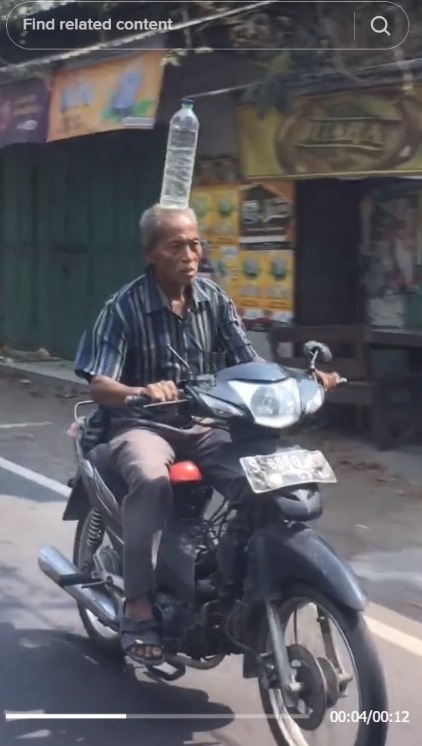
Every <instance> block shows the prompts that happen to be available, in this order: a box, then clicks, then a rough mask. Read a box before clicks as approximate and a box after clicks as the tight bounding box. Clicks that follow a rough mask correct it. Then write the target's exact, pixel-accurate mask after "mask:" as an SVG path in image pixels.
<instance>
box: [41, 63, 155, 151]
mask: <svg viewBox="0 0 422 746" xmlns="http://www.w3.org/2000/svg"><path fill="white" fill-rule="evenodd" d="M163 54H164V52H163V51H162V50H149V51H147V52H142V53H140V54H137V55H135V56H133V55H131V56H130V57H125V58H124V59H122V58H119V59H117V60H112V61H111V62H110V61H108V62H101V63H98V64H95V65H89V66H87V67H84V68H77V69H74V70H64V71H63V72H61V73H59V74H58V75H57V77H56V79H55V81H54V86H53V92H52V97H51V105H50V115H49V129H48V141H49V142H51V141H52V140H62V139H64V138H68V137H79V136H80V135H91V134H95V133H98V132H107V131H110V130H121V129H129V128H138V129H152V128H153V127H154V124H155V117H156V113H157V108H158V103H159V98H160V92H161V82H162V77H163V66H162V65H161V62H162V59H163Z"/></svg>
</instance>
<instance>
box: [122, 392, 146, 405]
mask: <svg viewBox="0 0 422 746" xmlns="http://www.w3.org/2000/svg"><path fill="white" fill-rule="evenodd" d="M151 401H152V400H151V397H150V396H147V395H146V394H135V395H133V396H127V397H126V399H125V404H126V406H127V407H133V406H138V407H143V406H145V405H146V404H151Z"/></svg>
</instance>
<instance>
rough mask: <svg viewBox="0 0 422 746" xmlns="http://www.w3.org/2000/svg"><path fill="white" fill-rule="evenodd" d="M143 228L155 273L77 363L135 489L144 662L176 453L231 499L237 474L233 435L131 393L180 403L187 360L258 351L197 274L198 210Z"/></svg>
mask: <svg viewBox="0 0 422 746" xmlns="http://www.w3.org/2000/svg"><path fill="white" fill-rule="evenodd" d="M140 228H141V233H142V240H143V248H144V251H145V257H146V260H147V269H146V272H145V274H144V275H142V276H141V277H138V278H136V279H135V280H133V281H132V282H130V283H129V284H127V285H125V286H124V287H123V288H122V289H121V290H119V291H118V292H117V293H115V294H114V295H113V296H112V297H111V298H110V299H109V300H108V301H107V302H106V304H105V306H104V308H103V309H102V311H101V312H100V314H99V316H98V318H97V320H96V322H95V324H94V326H93V329H92V330H91V331H90V332H89V333H85V334H84V336H83V337H82V340H81V342H80V345H79V349H78V352H77V357H76V362H75V371H76V374H77V375H78V376H80V377H84V378H86V379H87V380H88V382H89V384H90V394H91V397H92V399H93V400H94V401H95V402H96V403H97V404H98V405H100V407H99V410H98V412H97V413H96V414H95V415H94V417H93V419H92V421H91V422H90V426H88V431H87V433H86V443H87V448H89V447H93V446H94V445H95V443H96V442H100V441H101V440H103V441H104V440H106V441H107V442H108V444H109V458H110V460H111V462H112V465H113V467H114V468H115V469H116V470H117V471H118V472H119V473H120V474H121V476H122V477H123V478H124V479H125V481H126V483H127V485H128V490H129V491H128V494H127V496H126V497H125V500H124V503H123V506H122V513H123V535H124V555H123V576H124V584H125V599H126V600H125V606H124V609H123V613H122V616H121V620H120V633H121V644H122V648H123V650H124V652H125V653H126V655H128V656H129V657H131V658H133V659H134V660H136V661H137V662H139V663H141V664H145V665H159V664H160V663H161V662H162V660H163V651H162V647H161V644H160V638H159V635H158V631H157V623H156V620H155V618H154V612H153V590H154V573H153V561H152V546H153V539H154V535H155V534H156V533H157V532H159V531H160V530H161V529H162V527H163V525H164V523H165V520H166V516H167V514H168V510H169V507H170V505H171V499H172V491H171V485H170V482H169V476H168V474H169V467H170V466H171V464H172V463H173V462H174V461H175V460H180V459H189V460H192V461H194V462H195V463H196V464H197V465H198V467H199V469H200V470H201V472H202V473H203V474H204V477H205V478H206V479H207V481H208V482H209V483H210V484H211V485H212V486H213V487H214V488H215V489H217V490H218V491H219V492H220V493H221V494H223V495H224V496H225V497H228V496H229V494H230V488H231V485H232V483H233V479H234V477H233V475H232V474H231V473H230V471H228V470H227V467H223V466H221V463H222V461H221V459H220V458H219V449H220V448H224V445H225V444H226V443H227V440H228V439H229V435H228V433H226V432H224V431H221V430H215V429H210V428H206V427H204V426H203V425H195V426H193V427H192V426H189V427H182V422H181V421H180V420H179V414H178V412H177V408H174V407H171V408H167V407H163V412H164V414H163V416H162V417H161V418H160V419H159V421H158V422H157V418H156V417H155V418H154V422H151V421H149V420H145V419H141V418H137V417H136V416H135V415H134V414H133V413H128V412H127V410H126V409H125V399H126V397H128V396H132V395H143V394H145V395H147V396H149V397H150V398H151V400H152V401H153V402H174V401H177V400H178V398H179V390H178V388H177V384H178V383H180V382H181V381H182V380H183V379H184V378H186V370H184V367H183V365H182V361H181V360H180V358H181V359H183V360H186V362H187V364H188V365H189V367H190V369H191V370H192V371H195V373H196V374H197V375H199V374H206V373H210V372H212V371H211V370H210V369H209V366H210V360H211V355H210V354H209V353H221V354H224V355H225V363H226V365H227V366H231V365H236V364H238V363H243V362H250V361H252V360H255V359H258V355H257V353H256V352H255V350H254V349H253V347H252V345H251V344H250V342H249V341H248V339H247V337H246V334H245V332H244V329H243V326H242V322H241V320H240V318H239V316H238V314H237V312H236V309H235V306H234V303H233V301H232V300H231V299H230V298H229V297H228V296H227V295H226V294H225V293H224V292H223V290H221V288H219V287H218V286H217V285H216V284H215V283H213V282H211V281H210V280H208V279H202V278H199V277H198V276H197V274H198V267H199V262H200V260H201V256H202V248H201V242H200V238H199V234H198V224H197V220H196V216H195V213H194V212H193V211H192V210H191V209H187V210H168V209H165V208H161V207H160V206H159V205H155V206H153V207H151V208H150V209H149V210H147V211H146V212H145V213H144V214H143V215H142V217H141V220H140ZM172 350H176V351H177V353H178V356H177V357H176V356H175V355H174V354H172ZM207 355H208V357H207ZM179 356H180V357H179ZM317 376H318V378H319V380H320V382H321V383H322V384H323V385H324V387H325V388H326V389H328V388H332V387H334V386H335V385H336V384H337V383H338V380H339V379H338V376H337V375H336V374H325V373H322V372H319V371H318V372H317ZM169 410H170V413H169Z"/></svg>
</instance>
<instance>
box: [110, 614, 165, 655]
mask: <svg viewBox="0 0 422 746" xmlns="http://www.w3.org/2000/svg"><path fill="white" fill-rule="evenodd" d="M120 641H121V645H122V648H123V652H124V653H125V655H127V656H128V657H129V658H131V659H132V660H133V661H135V662H136V663H139V664H141V665H144V666H160V665H161V664H162V663H163V662H164V654H163V648H162V645H161V640H160V637H159V634H158V632H157V620H156V619H154V618H151V619H146V620H144V621H139V622H137V621H135V620H134V619H131V618H130V617H128V616H126V615H125V614H123V615H122V616H121V619H120ZM140 648H141V649H143V652H140V651H139V649H140ZM148 651H149V652H148Z"/></svg>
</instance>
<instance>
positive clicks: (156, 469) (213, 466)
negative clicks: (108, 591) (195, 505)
mask: <svg viewBox="0 0 422 746" xmlns="http://www.w3.org/2000/svg"><path fill="white" fill-rule="evenodd" d="M228 441H230V438H229V435H228V434H227V433H226V432H224V431H221V430H212V429H209V428H204V427H202V426H195V427H193V428H191V429H189V430H178V429H175V428H172V427H168V426H165V425H157V424H152V425H151V426H150V425H149V424H148V426H146V427H137V428H135V429H126V430H124V431H122V432H118V433H117V434H115V435H114V436H112V438H111V440H110V442H109V447H110V457H111V461H112V464H113V466H114V468H115V469H117V471H118V472H119V473H120V474H121V476H122V477H123V478H124V479H125V481H126V482H127V484H128V487H129V492H128V494H127V496H126V497H125V500H124V502H123V506H122V512H123V537H124V552H123V577H124V584H125V595H126V598H127V599H135V598H142V597H146V596H148V595H150V594H151V592H152V591H153V588H154V569H153V552H152V550H153V540H154V536H155V535H156V533H157V532H158V531H160V530H161V529H162V528H163V527H164V524H165V521H166V516H167V515H168V511H169V509H170V508H171V500H172V488H171V484H170V481H169V467H170V466H171V464H172V463H173V462H174V461H175V460H177V461H182V460H190V461H194V462H195V464H196V465H197V466H198V467H199V469H200V470H201V472H202V474H203V475H204V477H205V478H206V479H207V481H208V482H209V483H210V484H211V485H212V486H213V487H215V488H216V489H217V490H218V491H219V492H220V493H222V494H224V495H226V494H227V490H228V488H229V486H230V484H231V483H232V482H233V479H234V478H235V477H234V475H233V474H231V473H230V470H229V469H228V468H227V467H223V466H222V464H221V456H220V453H221V449H222V448H223V449H224V447H227V443H228ZM219 462H220V463H219Z"/></svg>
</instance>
